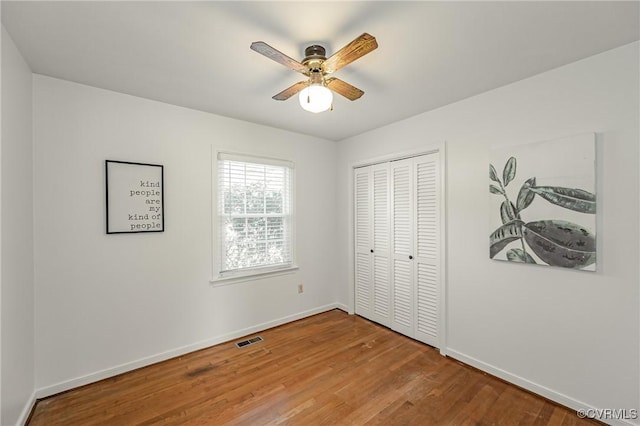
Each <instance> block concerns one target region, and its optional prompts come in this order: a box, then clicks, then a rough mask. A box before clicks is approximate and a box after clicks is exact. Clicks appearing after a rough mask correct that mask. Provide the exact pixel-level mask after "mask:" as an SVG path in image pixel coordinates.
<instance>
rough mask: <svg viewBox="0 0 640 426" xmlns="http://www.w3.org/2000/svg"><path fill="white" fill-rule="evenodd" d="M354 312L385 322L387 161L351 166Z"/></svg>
mask: <svg viewBox="0 0 640 426" xmlns="http://www.w3.org/2000/svg"><path fill="white" fill-rule="evenodd" d="M354 192H355V212H354V213H355V247H356V252H355V278H356V279H355V282H356V299H355V302H356V304H355V305H356V306H355V308H356V313H357V314H358V315H361V316H363V317H365V318H368V319H370V320H372V321H376V322H378V323H380V324H383V325H386V326H388V325H389V323H390V296H391V289H390V276H389V164H388V163H384V164H376V165H373V166H368V167H363V168H359V169H356V170H355V182H354Z"/></svg>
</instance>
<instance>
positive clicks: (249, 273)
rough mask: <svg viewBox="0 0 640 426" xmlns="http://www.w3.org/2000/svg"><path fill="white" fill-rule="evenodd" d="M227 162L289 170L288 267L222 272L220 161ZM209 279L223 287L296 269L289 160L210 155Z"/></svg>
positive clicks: (291, 164) (223, 153) (222, 153)
mask: <svg viewBox="0 0 640 426" xmlns="http://www.w3.org/2000/svg"><path fill="white" fill-rule="evenodd" d="M223 160H230V161H239V162H246V163H253V164H263V165H275V166H282V167H287V168H289V186H290V190H289V204H290V206H289V222H290V230H289V231H290V252H291V260H290V262H289V263H286V264H282V265H266V266H257V267H253V268H242V269H235V270H228V271H222V270H221V268H222V265H223V262H224V256H225V253H224V251H223V250H222V247H223V242H222V239H223V238H224V235H223V233H222V232H221V221H222V220H223V217H224V216H223V215H221V209H222V206H221V199H220V185H221V181H220V167H219V164H220V161H223ZM211 161H212V166H213V167H212V175H211V182H212V189H213V191H212V200H211V201H212V225H213V229H212V241H211V249H212V256H211V259H212V277H213V278H211V280H210V283H212V284H214V285H227V284H231V283H234V282H239V281H248V280H254V279H262V278H266V277H269V276H274V275H282V274H289V273H293V272H294V271H296V270H298V269H299V267H298V265H297V263H296V243H295V242H296V238H295V235H296V232H295V230H296V214H295V204H296V202H295V198H296V173H295V163H294V162H293V161H291V160H285V159H282V158H274V157H266V156H260V155H255V154H245V153H239V152H231V151H216V150H214V151H213V152H212V158H211Z"/></svg>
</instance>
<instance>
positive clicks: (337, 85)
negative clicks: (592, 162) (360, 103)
mask: <svg viewBox="0 0 640 426" xmlns="http://www.w3.org/2000/svg"><path fill="white" fill-rule="evenodd" d="M326 82H327V87H328V88H329V89H331V90H333V91H334V92H336V93H338V94H339V95H342V96H344V97H345V98H347V99H349V100H350V101H355V100H356V99H358V98H360V96H362V95H364V92H363V91H362V90H360V89H358V88H357V87H354V86H352V85H350V84H349V83H345V82H344V81H342V80H340V79H339V78H335V77H331V78H328V79H326Z"/></svg>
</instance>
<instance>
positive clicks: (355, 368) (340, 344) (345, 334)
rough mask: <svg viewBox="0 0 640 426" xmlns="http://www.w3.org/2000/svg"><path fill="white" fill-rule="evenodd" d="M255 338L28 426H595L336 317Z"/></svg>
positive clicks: (78, 396)
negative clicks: (249, 343)
mask: <svg viewBox="0 0 640 426" xmlns="http://www.w3.org/2000/svg"><path fill="white" fill-rule="evenodd" d="M260 335H261V336H262V337H263V339H264V340H263V341H262V342H259V343H256V344H254V345H250V346H246V347H243V348H236V347H235V345H234V342H228V343H223V344H220V345H217V346H213V347H211V348H207V349H203V350H201V351H197V352H193V353H191V354H187V355H184V356H180V357H177V358H174V359H171V360H168V361H164V362H161V363H158V364H155V365H152V366H149V367H145V368H141V369H138V370H135V371H132V372H129V373H126V374H122V375H119V376H116V377H112V378H109V379H106V380H102V381H100V382H97V383H93V384H90V385H87V386H83V387H81V388H78V389H74V390H71V391H68V392H64V393H62V394H59V395H55V396H53V397H50V398H47V399H44V400H41V401H38V402H37V403H36V406H35V408H34V411H33V413H32V416H31V418H30V420H29V423H28V425H29V426H40V425H47V426H56V425H64V426H74V425H82V426H85V425H110V426H112V425H115V426H119V425H123V426H128V425H146V426H151V425H154V426H155V425H223V424H224V425H250V426H254V425H281V424H287V425H305V426H307V425H363V424H367V425H511V424H514V425H515V424H519V425H523V426H524V425H530V426H551V425H554V426H555V425H560V426H562V425H571V426H584V425H592V424H599V423H597V422H594V421H592V420H589V419H580V418H578V417H577V416H576V414H575V412H574V411H572V410H570V409H568V408H565V407H562V406H559V405H557V404H554V403H552V402H550V401H548V400H546V399H544V398H541V397H538V396H536V395H533V394H531V393H529V392H526V391H524V390H522V389H520V388H518V387H516V386H513V385H510V384H508V383H506V382H504V381H502V380H499V379H497V378H495V377H492V376H490V375H488V374H486V373H483V372H481V371H478V370H476V369H473V368H471V367H468V366H465V365H464V364H461V363H459V362H457V361H455V360H452V359H448V358H445V357H442V356H441V355H440V354H439V353H438V351H436V350H435V349H433V348H431V347H429V346H426V345H423V344H421V343H418V342H416V341H414V340H411V339H409V338H407V337H405V336H402V335H399V334H397V333H394V332H392V331H390V330H389V329H387V328H385V327H382V326H380V325H378V324H375V323H372V322H370V321H367V320H365V319H363V318H360V317H357V316H349V315H347V314H345V313H344V312H342V311H338V310H334V311H330V312H326V313H323V314H319V315H315V316H312V317H309V318H305V319H303V320H300V321H296V322H293V323H290V324H285V325H282V326H280V327H276V328H273V329H270V330H265V331H264V332H262V333H260ZM249 337H251V336H249Z"/></svg>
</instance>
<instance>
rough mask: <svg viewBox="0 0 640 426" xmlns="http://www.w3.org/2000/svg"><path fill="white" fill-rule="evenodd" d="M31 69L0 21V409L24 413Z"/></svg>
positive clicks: (28, 343) (30, 377) (9, 415)
mask: <svg viewBox="0 0 640 426" xmlns="http://www.w3.org/2000/svg"><path fill="white" fill-rule="evenodd" d="M31 95H32V93H31V70H30V69H29V67H28V66H27V64H26V63H25V62H24V59H23V58H22V56H21V55H20V52H18V50H17V48H16V46H15V45H14V44H13V40H11V37H10V36H9V34H8V33H7V32H6V31H5V29H4V26H3V27H2V145H1V163H0V168H1V177H0V182H1V187H0V192H1V195H2V197H1V204H0V205H1V206H2V214H1V218H2V219H1V227H0V236H1V238H0V239H1V242H2V247H1V249H0V253H1V257H0V265H1V267H0V270H1V274H0V280H1V281H0V282H1V287H0V288H1V292H2V299H1V300H2V305H1V324H2V328H1V336H2V339H1V348H2V352H1V353H2V355H1V359H2V364H1V370H0V371H1V372H2V380H1V389H2V414H1V415H0V424H2V425H12V424H15V423H17V422H18V421H22V420H23V419H25V418H26V415H27V414H28V411H29V410H30V408H31V402H32V400H33V392H34V383H35V378H34V325H33V321H34V319H33V318H34V302H33V292H34V288H33V286H34V284H33V178H32V170H33V168H32V155H33V149H32V145H33V144H32V131H31V101H32V99H31Z"/></svg>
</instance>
